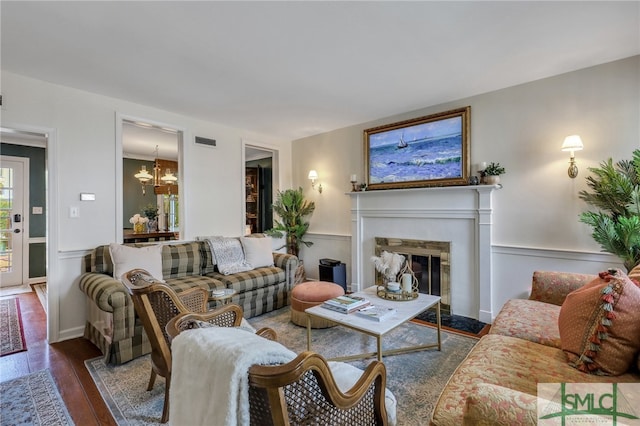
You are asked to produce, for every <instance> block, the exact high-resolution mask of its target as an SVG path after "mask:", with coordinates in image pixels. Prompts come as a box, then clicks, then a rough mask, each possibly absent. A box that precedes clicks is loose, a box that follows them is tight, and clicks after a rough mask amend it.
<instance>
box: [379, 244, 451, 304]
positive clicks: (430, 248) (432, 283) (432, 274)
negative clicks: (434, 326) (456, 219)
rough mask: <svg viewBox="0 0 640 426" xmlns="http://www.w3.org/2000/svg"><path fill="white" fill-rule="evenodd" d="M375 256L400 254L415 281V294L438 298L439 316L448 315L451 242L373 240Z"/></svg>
mask: <svg viewBox="0 0 640 426" xmlns="http://www.w3.org/2000/svg"><path fill="white" fill-rule="evenodd" d="M375 242H376V247H375V254H376V256H379V255H380V253H382V252H383V251H388V252H395V253H399V254H401V255H403V256H404V257H405V258H406V259H407V261H408V262H409V267H410V268H411V270H412V271H413V273H414V275H415V276H416V278H417V279H418V291H419V292H420V293H425V294H431V295H433V296H440V297H441V304H440V309H441V310H442V313H445V314H450V313H451V282H450V277H451V263H450V259H451V243H450V242H448V241H427V240H413V239H403V238H385V237H376V238H375Z"/></svg>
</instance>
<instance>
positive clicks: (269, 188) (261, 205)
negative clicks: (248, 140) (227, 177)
mask: <svg viewBox="0 0 640 426" xmlns="http://www.w3.org/2000/svg"><path fill="white" fill-rule="evenodd" d="M244 165H245V191H244V194H245V210H244V211H245V234H251V233H262V232H264V231H266V230H268V229H271V228H273V207H272V204H273V195H274V190H275V188H274V184H273V176H274V170H276V169H277V152H274V151H273V150H270V149H266V148H262V147H257V146H252V145H245V164H244Z"/></svg>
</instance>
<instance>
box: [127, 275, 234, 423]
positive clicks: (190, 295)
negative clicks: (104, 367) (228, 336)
mask: <svg viewBox="0 0 640 426" xmlns="http://www.w3.org/2000/svg"><path fill="white" fill-rule="evenodd" d="M122 281H123V283H124V284H125V287H126V288H127V290H128V292H129V294H130V295H131V299H132V300H133V306H134V308H135V310H136V313H137V314H138V316H139V317H140V320H141V321H142V325H143V327H144V330H145V332H146V333H147V337H148V338H149V342H150V343H151V378H150V379H149V385H148V386H147V390H151V389H153V385H154V383H155V380H156V375H159V376H161V377H164V378H165V396H164V408H163V410H162V419H161V422H162V423H165V422H167V421H168V420H169V388H170V385H171V346H170V340H169V336H168V334H167V332H166V325H167V323H168V322H169V320H171V319H172V318H173V317H175V316H177V315H179V314H182V313H189V312H199V313H202V312H206V310H207V300H208V297H209V292H208V291H207V290H204V289H202V288H192V289H189V290H185V291H183V292H182V293H180V294H176V293H175V292H174V291H173V290H172V289H171V287H169V286H167V285H166V284H164V283H162V282H160V281H158V280H156V279H155V278H153V277H152V276H151V275H150V274H149V272H147V271H145V270H144V269H134V270H131V271H129V272H127V273H125V274H124V275H123V276H122ZM207 321H209V322H211V323H214V324H216V325H218V326H221V327H231V326H238V325H240V322H241V321H242V308H241V307H240V306H238V305H227V306H225V307H224V308H223V309H217V310H215V311H211V313H210V315H209V316H208V319H207Z"/></svg>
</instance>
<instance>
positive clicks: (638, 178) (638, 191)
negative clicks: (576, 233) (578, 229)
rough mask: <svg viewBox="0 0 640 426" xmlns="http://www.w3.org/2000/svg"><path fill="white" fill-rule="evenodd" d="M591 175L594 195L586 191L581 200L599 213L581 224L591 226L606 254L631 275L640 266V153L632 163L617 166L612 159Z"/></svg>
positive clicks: (590, 213) (588, 215) (587, 215)
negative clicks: (609, 254)
mask: <svg viewBox="0 0 640 426" xmlns="http://www.w3.org/2000/svg"><path fill="white" fill-rule="evenodd" d="M589 171H590V172H591V173H593V176H589V177H587V186H589V188H590V189H591V192H588V191H585V190H583V191H580V192H579V196H580V199H582V200H584V201H586V202H587V204H590V205H591V206H593V207H595V208H597V211H587V212H584V213H582V214H581V215H580V221H581V222H583V223H586V224H587V225H589V226H591V228H592V229H593V233H592V234H591V235H592V237H593V239H594V240H595V241H596V242H597V243H598V244H600V246H601V247H602V250H603V251H606V252H608V253H611V254H614V255H616V256H618V257H619V258H620V259H621V260H622V263H623V264H624V267H625V268H626V269H627V271H631V270H632V269H633V268H634V267H635V266H637V265H638V264H640V149H636V150H634V151H633V159H632V160H630V161H629V160H620V161H618V162H617V163H615V164H614V163H613V160H612V159H611V158H609V159H608V160H607V161H603V162H602V163H600V167H590V168H589Z"/></svg>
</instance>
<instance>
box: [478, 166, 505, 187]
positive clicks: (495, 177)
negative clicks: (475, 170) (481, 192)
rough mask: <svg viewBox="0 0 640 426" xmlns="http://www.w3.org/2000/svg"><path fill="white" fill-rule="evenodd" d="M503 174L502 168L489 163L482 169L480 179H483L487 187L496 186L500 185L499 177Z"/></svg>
mask: <svg viewBox="0 0 640 426" xmlns="http://www.w3.org/2000/svg"><path fill="white" fill-rule="evenodd" d="M505 173H506V172H505V170H504V167H502V166H501V165H500V163H494V162H491V163H489V165H488V166H487V167H486V168H485V169H484V171H483V173H482V177H483V178H484V183H486V184H487V185H496V184H498V183H500V175H503V174H505Z"/></svg>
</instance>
